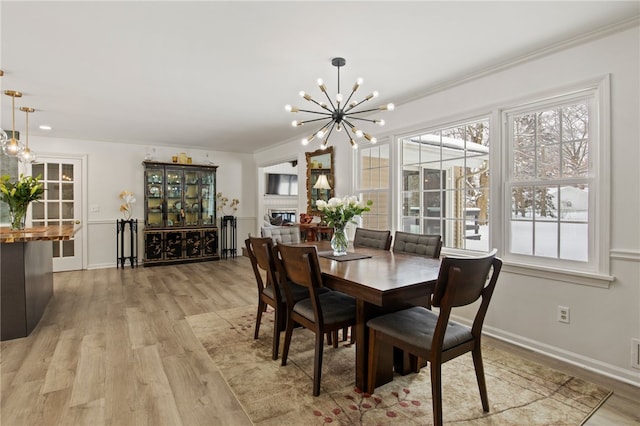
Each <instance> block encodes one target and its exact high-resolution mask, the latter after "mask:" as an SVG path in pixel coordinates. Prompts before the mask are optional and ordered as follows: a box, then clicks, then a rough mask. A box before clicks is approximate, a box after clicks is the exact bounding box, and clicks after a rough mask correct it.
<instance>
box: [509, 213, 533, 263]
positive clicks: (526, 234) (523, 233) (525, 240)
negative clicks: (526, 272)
mask: <svg viewBox="0 0 640 426" xmlns="http://www.w3.org/2000/svg"><path fill="white" fill-rule="evenodd" d="M510 228H511V229H510V231H511V232H510V236H511V241H510V244H511V252H512V253H516V254H529V255H530V254H533V222H531V221H511V227H510Z"/></svg>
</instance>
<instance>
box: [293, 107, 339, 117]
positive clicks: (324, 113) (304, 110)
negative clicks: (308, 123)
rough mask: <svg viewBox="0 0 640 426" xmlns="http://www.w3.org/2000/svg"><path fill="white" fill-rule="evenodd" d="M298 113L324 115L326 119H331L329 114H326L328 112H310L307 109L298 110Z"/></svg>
mask: <svg viewBox="0 0 640 426" xmlns="http://www.w3.org/2000/svg"><path fill="white" fill-rule="evenodd" d="M298 111H301V112H309V113H311V114H319V115H326V116H327V117H331V114H330V113H328V112H322V111H312V110H309V109H299V110H298ZM296 112H297V111H296Z"/></svg>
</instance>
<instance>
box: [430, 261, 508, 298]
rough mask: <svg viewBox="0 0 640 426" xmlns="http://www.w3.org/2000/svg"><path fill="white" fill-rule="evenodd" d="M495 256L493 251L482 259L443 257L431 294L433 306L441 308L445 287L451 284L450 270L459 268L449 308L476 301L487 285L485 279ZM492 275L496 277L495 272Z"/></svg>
mask: <svg viewBox="0 0 640 426" xmlns="http://www.w3.org/2000/svg"><path fill="white" fill-rule="evenodd" d="M495 255H496V251H495V250H494V251H492V252H491V253H489V254H488V255H486V256H483V257H474V258H453V257H444V258H443V259H442V263H441V265H440V272H439V274H438V280H437V282H436V287H435V290H434V293H433V299H432V304H433V306H438V307H439V306H441V304H442V299H443V297H444V294H445V292H446V291H447V286H448V285H449V283H450V282H451V281H450V280H449V274H450V270H451V268H454V267H457V268H460V271H459V273H458V274H457V276H456V292H455V297H454V298H453V299H452V300H451V301H450V302H451V307H456V306H464V305H469V304H471V303H473V302H475V301H476V300H478V298H480V296H481V295H482V292H483V290H484V288H485V286H486V285H487V278H488V277H489V273H490V272H491V269H492V267H493V265H494V259H495ZM492 275H496V271H495V270H494V271H493V274H492Z"/></svg>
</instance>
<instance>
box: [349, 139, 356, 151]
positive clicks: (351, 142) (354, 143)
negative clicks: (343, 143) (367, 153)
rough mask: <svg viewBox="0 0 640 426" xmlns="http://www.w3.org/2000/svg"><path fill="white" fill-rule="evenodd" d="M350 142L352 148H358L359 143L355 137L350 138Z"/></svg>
mask: <svg viewBox="0 0 640 426" xmlns="http://www.w3.org/2000/svg"><path fill="white" fill-rule="evenodd" d="M349 143H350V144H351V148H353V149H358V144H357V143H356V141H354V140H353V138H349Z"/></svg>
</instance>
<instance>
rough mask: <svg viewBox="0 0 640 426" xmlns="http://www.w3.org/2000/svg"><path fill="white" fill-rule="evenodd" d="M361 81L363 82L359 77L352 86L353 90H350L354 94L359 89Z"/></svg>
mask: <svg viewBox="0 0 640 426" xmlns="http://www.w3.org/2000/svg"><path fill="white" fill-rule="evenodd" d="M363 81H364V80H362V78H361V77H360V78H358V79H357V80H356V82H355V84H354V85H353V88H352V89H351V90H352V91H354V92H355V91H356V90H358V87H360V85H361V84H362V82H363Z"/></svg>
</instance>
